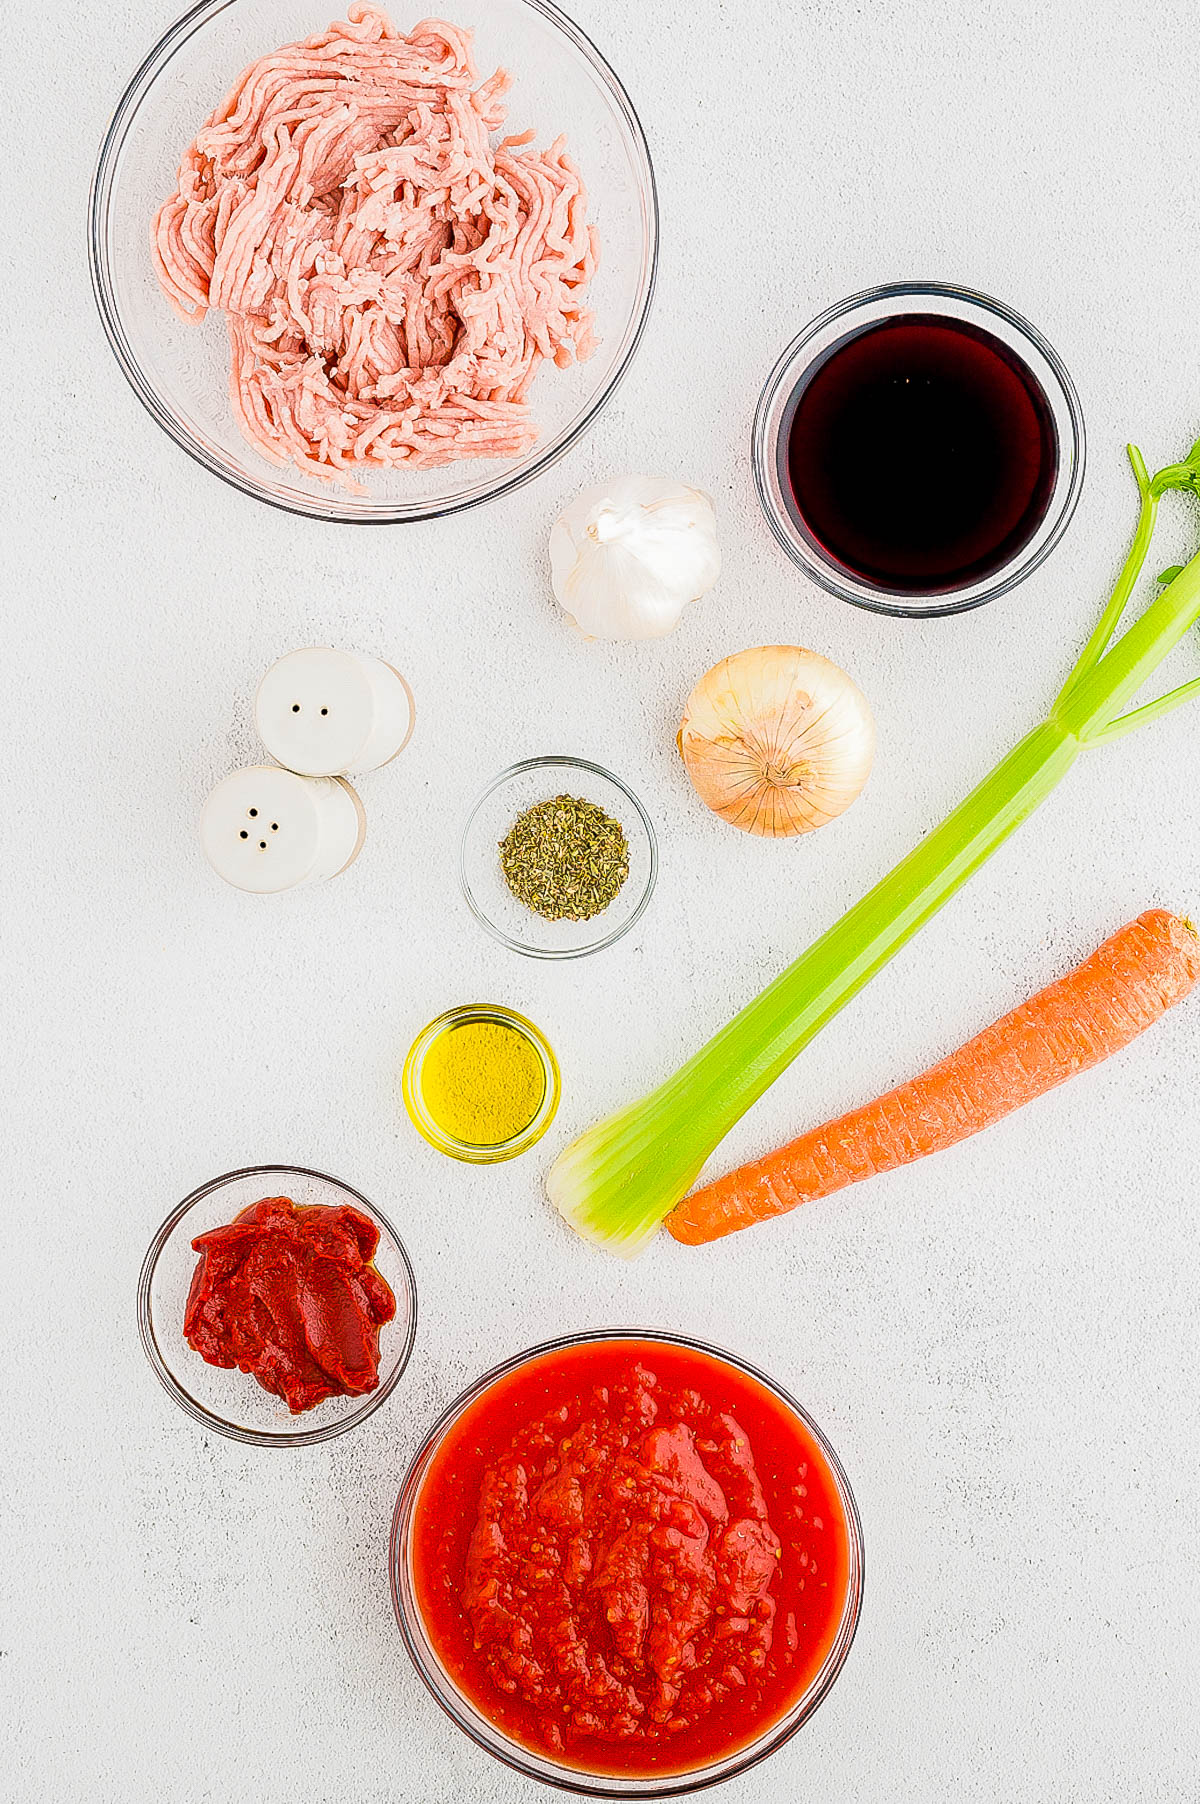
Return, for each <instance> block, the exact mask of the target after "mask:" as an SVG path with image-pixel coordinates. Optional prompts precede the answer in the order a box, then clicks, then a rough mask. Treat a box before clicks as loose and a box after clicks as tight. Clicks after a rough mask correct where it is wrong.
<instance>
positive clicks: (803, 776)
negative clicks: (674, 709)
mask: <svg viewBox="0 0 1200 1804" xmlns="http://www.w3.org/2000/svg"><path fill="white" fill-rule="evenodd" d="M679 750H680V752H681V753H682V755H683V762H684V764H685V765H686V767H687V773H688V776H689V777H690V778H691V780H692V784H693V786H694V787H695V790H696V793H697V794H698V795H699V796H700V798H701V800H702V801H704V802H707V804H708V806H709V807H710V808H711V809H712V810H713V811H714V813H716V814H719V815H720V816H721V818H722V820H726V821H730V822H731V823H732V824H733V826H735V827H741V828H743V829H744V830H745V831H746V832H747V833H761V834H764V835H766V836H767V837H769V838H780V837H783V836H784V835H787V834H792V833H809V832H811V831H812V829H813V828H814V827H823V826H824V825H825V823H826V821H831V820H833V818H834V816H835V815H838V814H841V813H842V811H843V809H846V808H849V806H850V804H851V802H852V801H853V800H854V798H855V797H856V796H857V795H858V793H859V791H860V790H861V789H862V786H863V784H864V783H865V782H866V780H867V774H868V772H869V771H870V769H871V760H872V758H873V757H874V755H875V722H874V720H873V719H872V717H871V710H870V708H869V707H868V706H867V700H866V697H865V696H864V695H863V693H862V691H861V689H859V687H858V685H857V684H856V683H854V682H852V681H851V679H850V678H849V677H848V676H847V675H846V673H845V671H844V670H839V669H838V667H837V665H836V664H831V663H830V661H829V659H828V658H823V657H822V656H821V655H820V653H819V652H815V651H804V650H803V649H802V648H801V647H800V646H798V645H764V646H760V647H759V648H758V649H757V650H756V651H742V652H738V654H737V656H736V657H732V658H725V659H724V660H723V661H722V662H721V663H720V664H716V665H714V666H713V668H712V669H711V670H710V671H709V673H708V675H707V676H705V677H702V678H701V679H700V681H699V682H698V683H697V684H696V687H695V688H694V689H693V690H692V693H691V695H690V696H689V697H688V703H687V707H686V708H685V709H684V714H683V725H682V726H681V727H680V729H679Z"/></svg>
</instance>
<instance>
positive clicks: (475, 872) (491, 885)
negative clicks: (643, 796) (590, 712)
mask: <svg viewBox="0 0 1200 1804" xmlns="http://www.w3.org/2000/svg"><path fill="white" fill-rule="evenodd" d="M557 795H571V796H575V797H577V798H578V799H580V800H581V801H585V802H594V803H595V804H596V805H597V807H599V808H603V809H604V811H605V813H606V814H608V815H610V816H611V818H612V819H613V820H616V821H619V822H620V823H621V826H622V827H623V828H624V830H625V838H626V841H627V842H628V845H629V875H628V877H627V878H626V879H625V882H624V883H623V884H622V886H621V889H620V892H619V894H618V895H617V896H615V897H614V899H613V900H612V901H611V902H610V903H609V905H608V907H607V908H606V909H604V910H603V911H602V912H601V913H600V914H598V915H592V917H591V918H590V920H587V921H547V920H546V919H545V918H544V917H543V916H542V915H539V914H535V913H534V911H533V910H532V909H530V908H526V907H525V904H524V903H523V902H518V901H517V898H516V897H515V896H514V895H513V893H512V891H511V890H510V889H509V887H508V884H507V883H506V882H505V880H504V872H503V871H502V869H501V867H500V841H501V840H502V839H503V838H504V836H505V834H506V833H507V832H508V830H509V828H510V827H511V826H512V824H513V822H514V821H515V820H516V818H517V816H518V815H520V814H523V813H524V812H525V810H526V809H527V808H532V807H533V806H534V804H535V803H537V802H545V801H548V800H549V799H550V798H551V797H552V796H557ZM458 869H459V879H460V881H461V883H462V892H463V895H464V896H465V897H466V899H467V904H468V906H469V907H470V910H471V913H472V914H473V915H474V916H475V919H476V920H477V921H478V922H479V923H480V924H481V926H483V927H486V928H487V931H488V932H489V933H490V934H491V935H492V937H493V939H497V940H499V941H500V943H501V945H502V946H507V947H509V949H510V950H511V951H513V952H523V953H524V954H525V956H526V957H527V958H582V957H583V955H584V954H585V953H587V952H599V951H600V950H601V948H602V947H604V946H611V945H612V944H613V943H614V942H615V941H616V940H619V939H620V938H621V935H622V934H623V933H628V932H629V929H630V928H631V927H632V926H633V924H634V922H635V921H637V920H638V919H640V917H641V916H642V914H644V913H645V909H646V904H647V903H648V902H649V900H650V898H651V896H652V895H653V894H654V885H655V882H656V880H657V878H658V841H657V839H656V838H655V834H654V828H653V826H652V825H651V822H650V816H649V815H648V814H647V813H646V810H645V809H644V808H643V807H642V804H641V803H640V802H639V801H638V799H637V797H636V796H635V795H634V793H633V791H632V790H631V789H629V788H627V786H626V785H625V784H624V783H622V781H621V779H620V778H619V777H614V776H613V774H612V772H611V771H607V770H604V769H603V768H602V767H601V766H600V765H599V764H589V763H588V761H587V759H586V758H567V757H546V758H526V759H525V760H524V762H523V763H521V764H512V765H510V766H509V768H508V769H507V770H502V771H501V772H500V775H499V776H498V777H495V778H494V779H493V780H492V782H490V783H489V784H488V786H487V788H486V789H485V790H484V792H483V794H482V795H481V796H480V797H479V800H478V801H477V802H476V803H475V805H474V807H473V808H472V809H471V812H470V814H469V815H468V816H467V823H466V826H465V827H464V828H463V836H462V846H461V849H460V852H459V866H458Z"/></svg>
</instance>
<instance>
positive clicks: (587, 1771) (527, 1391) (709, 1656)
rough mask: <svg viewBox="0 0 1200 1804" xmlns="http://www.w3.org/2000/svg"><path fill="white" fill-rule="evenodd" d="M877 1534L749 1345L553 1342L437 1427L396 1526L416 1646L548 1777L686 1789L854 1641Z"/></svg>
mask: <svg viewBox="0 0 1200 1804" xmlns="http://www.w3.org/2000/svg"><path fill="white" fill-rule="evenodd" d="M862 1571H863V1550H862V1535H861V1528H860V1525H859V1521H858V1514H857V1510H856V1508H855V1504H854V1499H853V1496H852V1494H851V1491H850V1487H849V1483H848V1481H847V1480H846V1476H845V1473H844V1472H843V1471H842V1468H841V1466H840V1464H839V1462H838V1459H837V1456H836V1454H835V1453H834V1452H833V1450H832V1448H831V1447H830V1446H829V1444H828V1442H827V1441H826V1440H825V1438H824V1436H823V1435H822V1433H821V1431H820V1430H819V1429H818V1428H817V1426H816V1424H815V1423H813V1422H812V1421H811V1420H810V1418H809V1417H808V1416H807V1415H806V1414H805V1413H804V1411H803V1410H802V1409H801V1408H800V1406H799V1405H798V1404H797V1403H795V1402H794V1401H793V1400H792V1399H791V1398H790V1397H789V1396H788V1395H787V1393H786V1392H784V1391H782V1390H781V1389H780V1388H779V1387H778V1386H777V1385H775V1384H774V1383H773V1382H772V1381H771V1380H770V1379H767V1378H765V1377H764V1376H763V1375H762V1374H760V1373H759V1372H757V1371H755V1370H754V1368H753V1367H751V1366H748V1365H746V1364H745V1363H744V1362H742V1361H741V1360H739V1359H737V1358H735V1357H734V1356H732V1355H730V1354H727V1353H722V1352H719V1351H718V1350H716V1349H714V1348H710V1347H706V1346H704V1345H702V1344H701V1343H699V1342H695V1341H690V1340H687V1339H685V1338H683V1337H680V1336H675V1335H670V1334H666V1333H660V1332H642V1331H637V1330H619V1331H618V1330H613V1331H606V1332H601V1333H595V1334H588V1335H584V1336H580V1337H577V1338H572V1339H571V1340H569V1341H561V1342H552V1343H548V1344H547V1345H545V1346H542V1347H537V1348H534V1349H533V1350H532V1351H530V1352H528V1353H525V1354H522V1355H520V1356H518V1357H517V1358H516V1359H513V1360H511V1361H509V1362H508V1363H507V1364H506V1365H504V1366H501V1367H498V1368H497V1369H496V1370H495V1371H493V1372H489V1373H487V1374H486V1375H485V1376H484V1377H483V1378H481V1379H480V1380H479V1381H478V1383H477V1384H475V1385H474V1386H472V1387H471V1389H470V1390H469V1391H467V1392H465V1393H464V1395H463V1396H462V1397H460V1398H459V1399H458V1400H457V1402H456V1403H454V1404H453V1405H452V1406H451V1407H450V1409H449V1410H448V1411H447V1412H446V1414H445V1415H444V1416H443V1417H442V1419H441V1420H440V1421H439V1422H438V1423H437V1424H436V1426H435V1427H434V1429H433V1430H432V1431H431V1433H430V1435H429V1437H428V1438H427V1440H426V1442H425V1444H424V1445H423V1447H422V1448H421V1449H420V1451H419V1452H418V1454H417V1456H416V1458H415V1459H414V1461H413V1464H412V1466H411V1467H410V1469H409V1472H408V1475H407V1477H406V1479H405V1482H404V1486H403V1489H402V1491H401V1493H400V1497H399V1500H398V1503H397V1506H396V1514H395V1518H394V1522H393V1530H392V1549H391V1573H392V1590H393V1598H394V1601H395V1605H396V1612H397V1617H398V1620H399V1623H400V1627H401V1631H402V1633H403V1636H404V1639H405V1642H406V1645H407V1647H408V1650H409V1653H410V1655H411V1656H412V1658H413V1661H414V1663H415V1665H416V1667H417V1670H418V1672H419V1673H420V1675H421V1677H422V1678H423V1679H424V1681H425V1683H426V1685H427V1686H428V1687H429V1689H430V1690H431V1691H432V1692H433V1695H434V1696H435V1698H436V1699H437V1701H438V1702H439V1703H440V1704H441V1705H442V1707H443V1709H445V1710H446V1712H447V1713H448V1714H449V1715H450V1717H451V1718H452V1719H453V1720H454V1721H455V1722H456V1723H457V1724H458V1726H459V1727H460V1728H461V1729H463V1730H465V1732H466V1733H467V1734H469V1735H470V1736H471V1737H472V1738H473V1739H474V1740H475V1741H476V1742H478V1743H479V1744H480V1745H481V1746H482V1747H484V1748H486V1749H487V1751H488V1752H489V1753H491V1754H493V1755H495V1756H496V1757H497V1758H498V1759H500V1760H502V1761H504V1762H505V1763H506V1764H508V1765H509V1766H511V1767H514V1768H516V1769H517V1770H519V1771H522V1772H524V1773H526V1774H528V1775H529V1776H531V1777H533V1778H537V1779H540V1780H542V1781H543V1782H545V1783H550V1784H556V1785H560V1786H562V1787H564V1788H567V1789H571V1790H575V1791H581V1792H586V1793H589V1794H591V1795H593V1796H598V1797H641V1798H654V1797H666V1796H672V1795H677V1794H681V1793H684V1792H688V1791H692V1790H695V1789H697V1788H698V1787H699V1786H703V1785H707V1784H714V1783H716V1782H718V1781H719V1780H723V1779H727V1778H730V1777H732V1776H733V1775H734V1774H736V1773H739V1772H742V1771H744V1770H745V1769H746V1768H747V1767H748V1766H751V1765H753V1764H755V1763H756V1762H757V1761H759V1760H761V1759H763V1758H764V1757H765V1756H766V1755H767V1754H769V1753H772V1752H773V1751H774V1750H775V1749H776V1748H778V1747H780V1746H781V1745H782V1744H783V1742H785V1741H786V1740H787V1739H788V1738H789V1736H791V1735H792V1734H793V1733H794V1732H795V1730H796V1729H797V1728H799V1726H800V1725H801V1723H802V1722H803V1721H804V1720H805V1719H806V1718H807V1717H808V1716H809V1715H810V1714H811V1712H812V1710H813V1709H815V1707H816V1705H817V1704H818V1703H819V1702H820V1700H821V1698H822V1697H823V1696H824V1695H825V1693H826V1691H827V1690H828V1689H829V1686H830V1685H831V1684H832V1682H833V1680H834V1678H835V1677H836V1676H837V1673H838V1671H839V1670H840V1668H841V1665H842V1663H843V1661H844V1659H845V1657H846V1653H847V1652H848V1650H849V1646H850V1642H851V1640H852V1639H853V1635H854V1630H855V1626H856V1624H857V1619H858V1612H859V1606H860V1601H861V1593H862Z"/></svg>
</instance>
